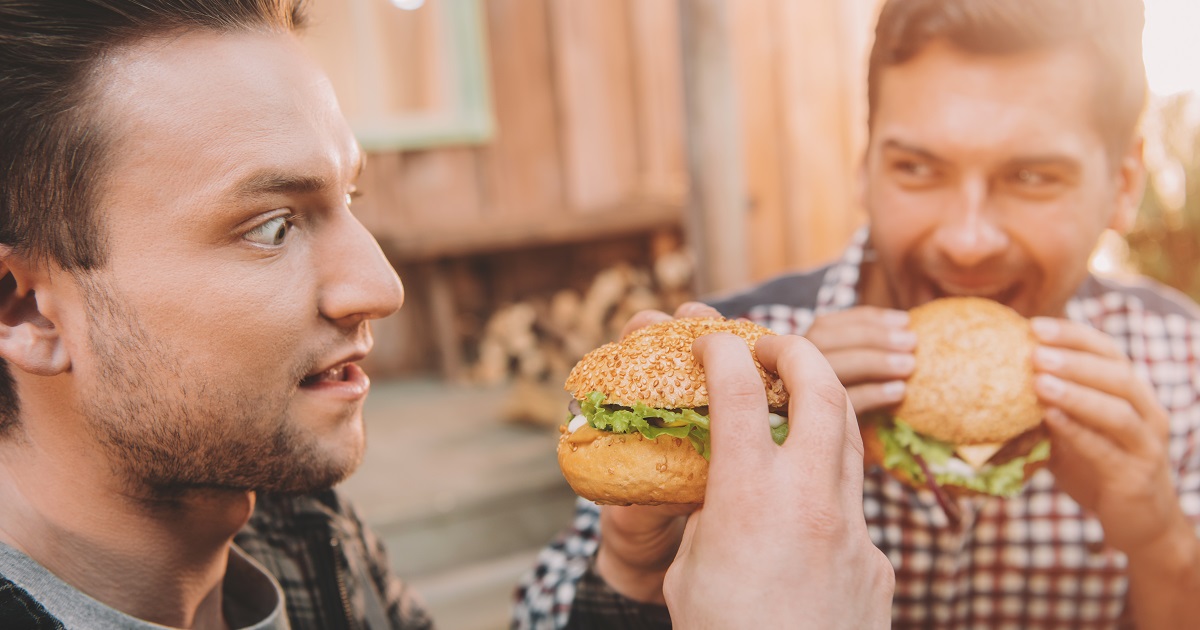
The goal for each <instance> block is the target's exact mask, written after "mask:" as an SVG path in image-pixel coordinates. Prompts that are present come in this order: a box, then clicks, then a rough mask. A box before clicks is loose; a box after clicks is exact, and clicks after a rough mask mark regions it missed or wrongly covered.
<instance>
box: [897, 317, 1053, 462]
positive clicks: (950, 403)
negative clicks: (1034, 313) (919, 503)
mask: <svg viewBox="0 0 1200 630" xmlns="http://www.w3.org/2000/svg"><path fill="white" fill-rule="evenodd" d="M909 316H910V327H911V328H912V330H913V331H914V332H915V333H916V334H917V347H916V350H915V351H914V355H915V356H916V367H915V368H914V369H913V373H912V376H911V377H909V379H908V384H907V386H906V389H905V395H904V401H903V402H902V403H901V404H900V406H899V407H898V408H897V409H896V411H895V416H896V417H897V418H899V419H901V420H903V421H904V422H906V423H908V424H909V426H911V427H912V428H913V430H915V431H916V432H918V433H922V434H925V435H928V436H930V437H933V438H936V439H939V440H942V441H944V442H950V443H952V444H981V443H987V442H1005V441H1008V440H1010V439H1012V438H1014V437H1016V436H1018V435H1021V434H1022V433H1025V432H1026V431H1029V430H1030V429H1032V428H1034V427H1036V426H1038V425H1039V424H1041V422H1042V416H1043V413H1044V410H1043V409H1042V406H1041V404H1040V403H1039V402H1038V398H1037V395H1036V394H1035V393H1034V390H1033V363H1032V356H1033V350H1034V347H1035V346H1036V345H1037V342H1036V341H1035V339H1034V337H1033V332H1032V330H1031V329H1030V326H1029V320H1027V319H1025V318H1024V317H1021V315H1019V314H1018V313H1017V312H1016V311H1014V310H1012V309H1011V308H1009V307H1007V306H1005V305H1003V304H1000V303H998V302H993V301H991V300H986V299H983V298H972V297H953V298H942V299H939V300H934V301H932V302H929V303H927V304H924V305H922V306H919V307H917V308H915V309H913V310H912V311H910V313H909Z"/></svg>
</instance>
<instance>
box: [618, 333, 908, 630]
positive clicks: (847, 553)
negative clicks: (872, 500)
mask: <svg viewBox="0 0 1200 630" xmlns="http://www.w3.org/2000/svg"><path fill="white" fill-rule="evenodd" d="M754 350H755V354H756V356H757V361H756V360H755V359H753V358H752V357H751V355H750V353H749V352H748V351H747V348H746V344H744V343H742V342H741V340H740V339H739V338H737V337H734V336H732V335H729V334H718V335H711V336H706V337H703V338H701V339H700V340H699V341H697V342H696V353H697V356H698V357H699V359H700V363H701V364H702V365H703V366H704V367H705V369H706V372H707V376H708V379H707V380H708V384H709V386H708V389H709V394H710V399H711V404H710V410H711V412H712V414H711V415H712V464H711V467H710V474H709V481H708V494H707V499H706V501H705V503H704V506H703V507H702V508H701V509H700V510H699V511H697V512H696V513H694V514H693V515H692V516H691V517H690V518H689V519H688V523H687V528H686V530H685V532H684V536H683V542H682V544H681V545H680V548H679V554H678V556H677V557H676V559H675V562H674V563H673V564H672V565H671V568H670V569H669V570H668V572H667V576H666V581H665V583H664V586H663V589H664V593H665V595H666V602H667V606H668V608H669V609H670V611H671V620H672V623H673V625H674V627H677V628H699V627H704V628H796V627H808V628H887V627H889V625H890V615H891V600H892V592H893V590H894V585H895V576H894V573H893V570H892V566H891V564H890V563H889V562H888V560H887V558H886V557H885V556H884V555H883V553H882V552H880V551H879V549H878V548H876V547H875V545H874V544H873V543H872V542H871V540H870V537H869V536H868V535H867V528H866V522H865V520H864V518H863V504H862V450H861V448H862V443H861V441H860V440H859V436H858V423H857V421H856V419H855V415H854V410H853V409H852V408H851V407H850V403H849V401H848V399H847V397H846V391H845V389H843V388H842V386H841V384H840V383H839V382H838V379H837V376H836V375H835V374H834V373H833V370H832V369H831V368H830V367H829V364H828V363H826V362H825V360H824V358H823V357H822V356H821V354H820V353H819V352H817V350H816V349H815V348H814V347H813V346H812V344H810V343H809V342H808V341H806V340H804V339H803V338H801V337H796V336H791V335H786V336H776V335H771V336H765V337H763V338H761V339H759V340H758V341H757V342H756V343H755V344H754ZM756 363H758V364H761V365H762V366H763V367H765V368H766V369H767V370H768V371H769V372H773V373H778V374H779V375H780V377H781V378H782V380H783V381H784V382H785V383H786V386H787V389H788V391H790V392H791V398H790V403H789V407H790V414H789V415H790V417H791V420H792V423H791V425H792V428H791V437H789V439H788V440H787V441H786V442H785V443H784V444H783V445H782V446H777V445H776V444H774V443H773V442H772V441H771V440H770V438H769V437H768V435H767V433H766V431H764V430H760V429H763V428H764V426H763V425H764V424H766V422H765V416H766V415H767V412H768V402H767V400H768V399H767V396H766V395H765V393H764V390H763V388H762V387H760V386H759V384H758V380H759V379H758V378H756V377H755V372H756V369H755V368H756ZM607 535H608V533H607V532H605V536H607Z"/></svg>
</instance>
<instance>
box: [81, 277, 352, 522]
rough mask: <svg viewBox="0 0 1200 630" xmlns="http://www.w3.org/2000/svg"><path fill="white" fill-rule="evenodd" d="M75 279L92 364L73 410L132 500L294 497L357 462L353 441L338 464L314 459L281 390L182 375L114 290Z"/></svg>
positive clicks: (326, 484) (341, 475) (173, 357)
mask: <svg viewBox="0 0 1200 630" xmlns="http://www.w3.org/2000/svg"><path fill="white" fill-rule="evenodd" d="M80 284H81V286H82V287H83V288H84V294H85V300H86V306H87V310H88V319H89V323H90V332H89V343H90V345H91V348H92V351H93V352H94V354H95V357H96V360H97V363H98V368H99V374H98V376H99V379H98V383H97V387H96V388H95V390H94V391H92V392H91V393H90V395H89V396H86V397H84V399H83V401H82V411H83V414H84V416H85V418H86V420H87V422H88V427H89V428H90V430H91V432H92V435H93V437H94V438H95V439H96V440H97V442H98V443H99V444H100V445H101V446H102V447H103V448H104V449H105V450H106V451H107V452H108V457H109V461H110V462H112V466H113V470H114V473H116V474H117V475H118V477H120V478H123V479H125V480H126V482H127V483H128V484H129V490H130V492H131V493H132V494H133V495H134V496H141V495H145V496H147V497H148V498H155V499H163V498H179V497H181V496H185V495H187V494H188V493H189V492H192V491H199V490H203V491H210V490H232V491H251V490H253V491H265V492H276V493H283V494H303V493H309V492H315V491H318V490H324V489H327V488H330V487H332V486H333V485H334V484H336V483H338V482H339V481H341V480H343V479H345V478H346V477H347V476H349V474H350V473H351V472H353V471H354V469H355V468H357V467H358V464H359V463H360V462H361V459H362V449H361V447H360V448H358V449H356V453H355V454H354V455H352V456H349V457H345V458H343V459H342V460H337V461H335V460H333V459H332V458H330V457H322V456H321V453H322V451H321V449H320V447H319V445H318V444H317V440H316V438H315V437H314V436H309V435H304V434H302V433H301V432H300V431H299V430H298V429H297V428H296V427H295V426H293V424H292V423H290V422H288V418H287V413H286V410H287V398H288V394H289V393H288V392H283V393H274V394H262V395H261V397H254V396H250V395H241V396H239V395H237V394H235V393H230V392H229V391H226V390H225V388H221V387H217V386H215V385H214V384H213V383H211V382H210V381H207V380H205V376H204V375H192V376H191V377H189V375H188V374H187V371H186V370H185V369H184V368H183V367H182V364H181V362H180V361H179V359H178V357H179V356H180V355H179V353H178V352H176V353H175V354H172V352H170V351H169V349H168V348H167V347H166V346H165V345H164V344H162V343H159V342H156V341H155V340H154V339H153V338H152V337H151V335H150V334H149V333H148V332H147V331H146V330H145V329H143V328H142V327H141V325H140V324H139V321H138V318H137V314H136V313H135V312H134V311H133V309H131V308H129V307H128V306H126V304H125V303H124V302H123V301H122V300H121V299H120V297H119V295H118V294H117V293H116V291H115V290H114V288H113V287H111V286H109V285H108V284H107V283H105V282H103V281H100V280H99V279H97V278H95V277H94V276H92V277H88V278H87V279H86V280H81V282H80ZM299 379H300V376H297V377H296V379H295V382H296V383H297V384H298V382H299ZM271 389H272V388H263V390H264V391H270V390H271ZM272 396H273V397H274V398H275V400H272V399H271V398H272ZM267 416H274V417H273V418H271V419H270V420H269V421H266V417H267ZM360 421H361V420H360Z"/></svg>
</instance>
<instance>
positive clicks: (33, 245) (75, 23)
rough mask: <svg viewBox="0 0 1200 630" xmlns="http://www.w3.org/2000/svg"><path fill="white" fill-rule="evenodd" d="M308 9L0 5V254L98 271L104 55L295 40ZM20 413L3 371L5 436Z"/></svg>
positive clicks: (19, 0) (299, 4) (186, 2)
mask: <svg viewBox="0 0 1200 630" xmlns="http://www.w3.org/2000/svg"><path fill="white" fill-rule="evenodd" d="M304 2H305V0H0V245H4V246H7V247H10V248H12V250H13V252H14V253H15V254H17V255H20V256H24V257H28V258H30V259H32V260H37V261H40V262H53V263H55V264H57V265H59V266H60V267H62V268H63V269H67V270H72V271H86V270H89V269H95V268H98V267H101V266H103V264H104V262H105V256H106V248H105V243H104V234H105V231H104V224H103V220H102V217H99V216H96V212H95V209H94V202H95V195H96V191H97V189H98V187H99V185H100V182H101V181H102V175H103V158H104V155H105V151H106V148H107V145H108V144H109V142H110V141H111V138H109V137H108V134H106V126H105V124H104V121H103V120H102V119H101V117H100V116H99V115H97V113H98V109H97V108H96V107H94V106H93V105H92V103H91V101H92V100H93V99H90V98H89V97H90V96H92V95H94V92H95V86H96V84H97V82H98V81H100V80H102V77H98V76H96V75H97V74H98V72H97V65H98V62H99V60H100V59H101V58H103V56H104V55H105V53H107V52H108V51H110V50H112V49H113V48H114V47H116V46H120V45H124V44H130V43H133V42H137V41H140V40H142V39H145V38H148V37H153V36H156V35H161V34H165V33H170V32H174V31H189V30H211V31H219V32H222V31H248V30H277V31H293V30H297V29H299V28H300V27H301V26H302V25H303V23H304V6H303V5H304ZM0 280H3V279H0ZM6 284H7V283H0V286H5V285H6ZM17 411H18V400H17V395H16V392H15V389H14V386H13V380H12V375H11V374H10V373H9V371H8V366H7V365H5V364H4V363H3V361H0V431H3V429H4V428H5V427H7V426H11V425H12V424H14V423H15V422H16V417H17Z"/></svg>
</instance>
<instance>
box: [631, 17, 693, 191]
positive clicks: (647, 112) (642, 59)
mask: <svg viewBox="0 0 1200 630" xmlns="http://www.w3.org/2000/svg"><path fill="white" fill-rule="evenodd" d="M629 10H630V19H631V22H632V27H631V28H632V33H633V40H632V43H633V58H634V60H635V63H634V64H633V69H634V80H635V84H634V88H635V90H634V92H635V99H636V107H637V111H636V114H637V142H638V150H639V156H640V159H639V160H638V164H639V165H640V168H639V173H638V176H639V186H638V188H639V191H640V193H641V194H642V195H645V196H648V197H652V198H659V199H664V200H668V201H679V200H683V199H684V198H685V197H686V195H687V164H686V158H685V145H684V138H683V77H682V74H681V73H680V68H681V63H682V61H681V60H680V58H679V53H680V48H679V46H680V41H679V3H678V0H636V1H635V2H632V3H630V5H629Z"/></svg>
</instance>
